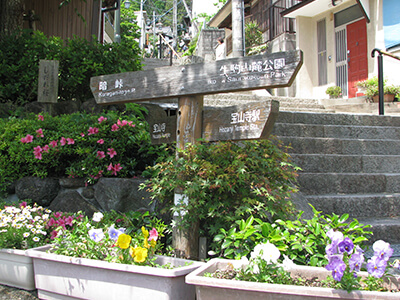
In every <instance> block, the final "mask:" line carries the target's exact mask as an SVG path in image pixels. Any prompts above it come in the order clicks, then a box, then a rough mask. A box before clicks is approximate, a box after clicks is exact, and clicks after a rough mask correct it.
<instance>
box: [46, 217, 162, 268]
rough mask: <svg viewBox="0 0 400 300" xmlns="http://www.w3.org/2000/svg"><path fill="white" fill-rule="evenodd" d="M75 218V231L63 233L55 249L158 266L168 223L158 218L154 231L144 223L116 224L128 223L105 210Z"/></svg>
mask: <svg viewBox="0 0 400 300" xmlns="http://www.w3.org/2000/svg"><path fill="white" fill-rule="evenodd" d="M75 221H76V226H75V227H74V229H73V230H70V231H63V230H61V231H60V232H59V235H58V236H57V237H56V238H55V240H54V241H55V243H54V246H53V248H52V249H51V250H50V251H51V252H53V253H56V254H63V255H67V256H73V257H82V258H90V259H98V260H105V261H108V262H116V263H125V264H138V265H154V259H155V257H154V255H155V253H156V252H157V251H159V250H160V248H161V246H162V244H161V243H159V241H160V237H161V236H162V232H163V230H164V228H165V226H164V224H163V223H161V222H160V221H155V222H154V226H155V227H153V228H152V229H151V230H150V231H148V230H147V229H146V228H145V227H144V226H141V228H140V229H136V230H135V228H132V227H131V228H126V227H119V226H118V227H116V224H118V225H120V224H121V225H123V224H124V223H125V224H127V223H126V222H124V220H122V219H121V218H117V219H116V220H115V222H114V221H113V220H112V218H110V217H109V216H108V215H104V214H103V213H101V212H96V213H94V214H93V217H92V219H89V218H88V217H83V218H82V219H81V220H75ZM125 221H126V220H125ZM131 225H132V223H131Z"/></svg>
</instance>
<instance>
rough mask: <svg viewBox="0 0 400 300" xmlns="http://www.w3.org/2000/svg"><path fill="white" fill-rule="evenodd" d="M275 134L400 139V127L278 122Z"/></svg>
mask: <svg viewBox="0 0 400 300" xmlns="http://www.w3.org/2000/svg"><path fill="white" fill-rule="evenodd" d="M274 134H275V135H278V136H280V135H286V136H287V135H289V136H297V137H329V138H341V139H392V140H397V139H400V127H394V126H359V125H326V124H323V125H320V124H301V123H276V124H275V127H274Z"/></svg>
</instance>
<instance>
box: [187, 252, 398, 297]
mask: <svg viewBox="0 0 400 300" xmlns="http://www.w3.org/2000/svg"><path fill="white" fill-rule="evenodd" d="M229 262H232V260H226V259H212V260H210V261H209V262H208V263H207V264H205V265H204V266H202V267H200V268H199V269H197V270H195V271H193V272H192V273H190V274H189V275H188V276H186V283H188V284H193V285H195V286H196V295H197V299H198V300H207V299H212V300H225V299H229V300H239V299H246V300H249V299H250V300H253V299H268V300H272V299H280V300H283V299H291V300H300V299H301V300H304V299H308V300H311V299H312V300H317V299H318V300H323V299H380V300H384V299H393V300H394V299H400V293H390V292H369V291H358V290H357V291H353V292H351V293H348V292H347V291H344V290H335V289H330V288H318V287H306V286H294V285H282V284H268V283H259V282H247V281H237V280H229V279H216V278H209V277H203V274H204V273H213V272H215V271H216V270H218V269H225V268H226V267H227V265H228V263H229ZM291 273H292V275H296V274H302V275H303V276H306V277H307V278H313V277H318V278H319V279H325V278H326V276H327V275H329V274H330V273H331V272H329V271H327V270H325V269H324V268H317V267H305V266H298V267H297V268H296V269H295V270H293V271H292V272H291ZM397 284H398V283H397Z"/></svg>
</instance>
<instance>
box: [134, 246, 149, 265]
mask: <svg viewBox="0 0 400 300" xmlns="http://www.w3.org/2000/svg"><path fill="white" fill-rule="evenodd" d="M134 251H135V257H134V258H133V260H134V261H135V262H137V263H143V262H145V261H146V258H147V249H146V248H142V247H136V248H135V249H134Z"/></svg>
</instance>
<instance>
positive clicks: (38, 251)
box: [27, 246, 203, 300]
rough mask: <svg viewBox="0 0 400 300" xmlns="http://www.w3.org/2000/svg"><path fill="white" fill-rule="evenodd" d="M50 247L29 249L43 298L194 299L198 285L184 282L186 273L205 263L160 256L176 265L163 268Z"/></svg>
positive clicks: (109, 299)
mask: <svg viewBox="0 0 400 300" xmlns="http://www.w3.org/2000/svg"><path fill="white" fill-rule="evenodd" d="M49 249H50V246H43V247H38V248H34V249H31V250H29V251H28V252H27V255H28V256H30V257H32V259H33V265H34V268H35V282H36V288H37V289H38V296H39V298H40V299H96V300H101V299H105V300H112V299H115V300H121V299H135V300H139V299H146V300H149V299H182V300H183V299H185V300H186V299H189V300H190V299H195V288H194V286H191V285H187V284H185V276H186V275H187V274H188V273H190V272H192V271H193V270H195V269H196V268H198V267H199V266H201V265H202V264H203V263H201V262H196V261H190V260H185V259H178V258H172V257H166V256H159V257H157V260H156V263H158V264H160V265H164V264H168V263H169V264H171V265H172V266H174V267H176V268H174V269H163V268H153V267H148V266H137V265H126V264H118V263H109V262H105V261H99V260H92V259H85V258H74V257H69V256H64V255H56V254H52V253H47V252H46V251H47V250H49ZM188 263H190V265H188Z"/></svg>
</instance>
